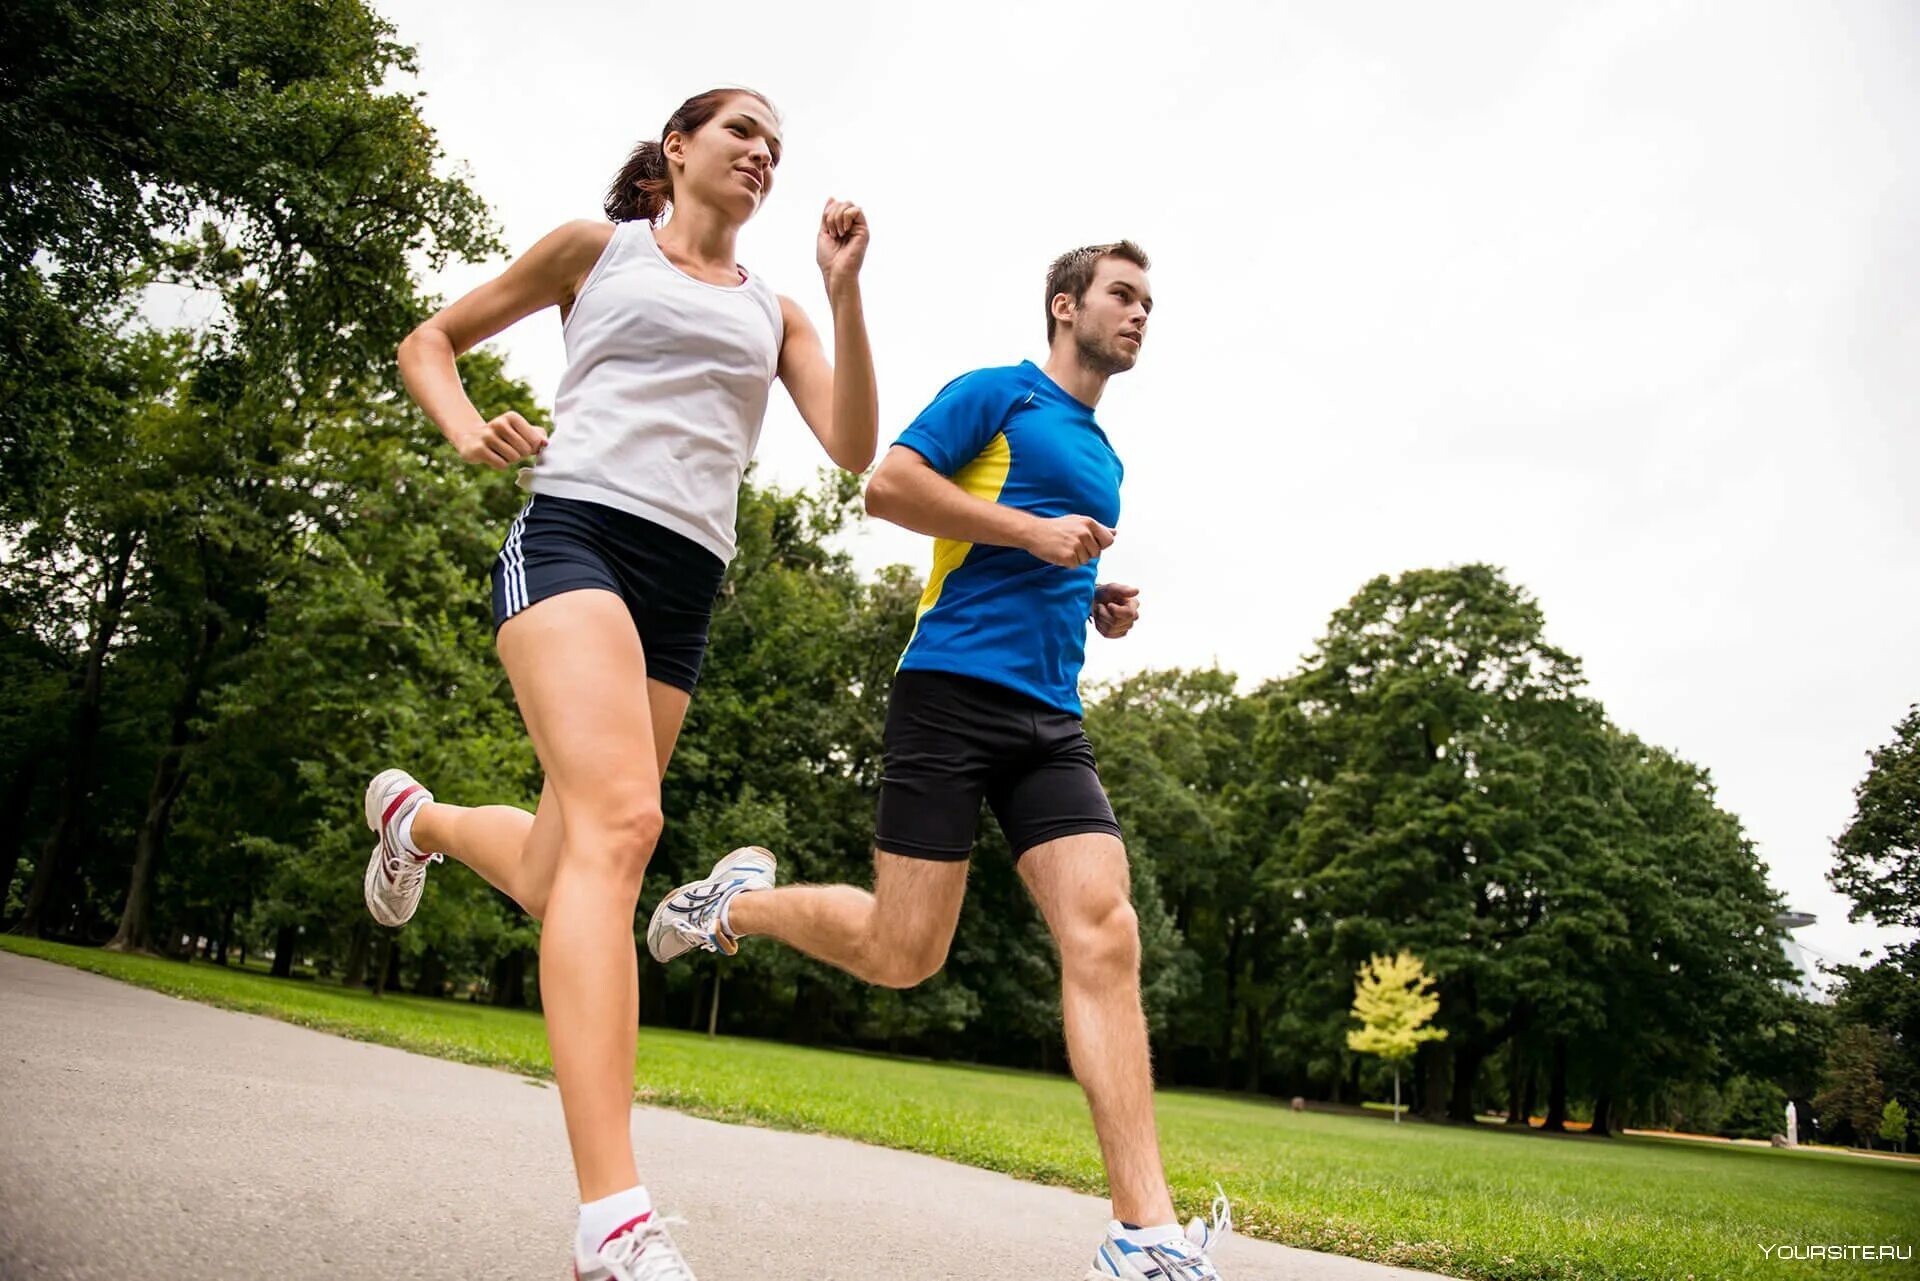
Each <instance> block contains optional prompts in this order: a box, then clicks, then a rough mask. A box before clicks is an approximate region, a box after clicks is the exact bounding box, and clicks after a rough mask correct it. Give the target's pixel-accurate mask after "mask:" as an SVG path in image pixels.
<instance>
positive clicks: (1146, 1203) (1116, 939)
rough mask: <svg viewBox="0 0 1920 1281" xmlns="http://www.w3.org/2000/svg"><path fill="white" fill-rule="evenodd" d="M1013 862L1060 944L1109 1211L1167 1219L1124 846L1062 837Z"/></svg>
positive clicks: (1132, 1218) (1072, 1054)
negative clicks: (1110, 1205)
mask: <svg viewBox="0 0 1920 1281" xmlns="http://www.w3.org/2000/svg"><path fill="white" fill-rule="evenodd" d="M1019 867H1020V878H1021V879H1022V880H1023V881H1025V882H1026V883H1027V889H1028V890H1029V891H1030V892H1031V893H1032V894H1033V898H1034V901H1035V902H1036V903H1037V904H1039V907H1040V912H1041V915H1043V916H1044V917H1046V921H1047V928H1048V929H1050V930H1051V931H1052V932H1053V938H1054V942H1055V943H1056V944H1057V945H1058V946H1059V948H1060V1009H1061V1014H1062V1016H1063V1018H1064V1020H1065V1024H1066V1034H1067V1057H1068V1058H1069V1060H1071V1062H1072V1064H1073V1074H1074V1076H1075V1077H1076V1078H1077V1079H1078V1080H1079V1082H1080V1088H1081V1089H1082V1090H1084V1091H1085V1092H1086V1096H1087V1106H1088V1108H1089V1109H1090V1110H1091V1111H1092V1113H1093V1129H1094V1133H1095V1134H1096V1135H1098V1136H1099V1139H1100V1155H1101V1157H1102V1159H1103V1160H1104V1161H1105V1162H1106V1167H1107V1187H1108V1192H1109V1194H1110V1195H1111V1196H1112V1198H1113V1217H1114V1218H1116V1219H1119V1220H1120V1221H1121V1222H1123V1223H1137V1224H1141V1225H1151V1224H1163V1223H1172V1222H1173V1221H1174V1217H1173V1198H1172V1196H1171V1195H1170V1194H1169V1193H1168V1191H1167V1176H1166V1170H1165V1169H1164V1167H1163V1166H1162V1165H1161V1162H1160V1137H1159V1132H1158V1130H1157V1128H1156V1127H1155V1124H1154V1117H1153V1064H1152V1055H1151V1050H1150V1049H1149V1046H1148V1043H1147V1020H1146V1016H1145V1014H1144V1013H1143V1012H1142V1010H1141V1008H1140V926H1139V922H1138V920H1137V919H1136V918H1135V916H1134V913H1133V901H1132V897H1133V896H1132V883H1131V880H1130V879H1129V876H1128V873H1127V852H1126V848H1125V846H1123V845H1121V843H1120V841H1119V839H1118V838H1117V837H1114V836H1109V835H1106V834H1105V833H1094V834H1087V835H1081V836H1065V837H1061V838H1060V839H1059V840H1055V841H1048V842H1046V843H1045V844H1042V845H1036V846H1034V847H1033V848H1032V849H1030V850H1028V851H1027V852H1026V853H1025V854H1023V855H1022V856H1021V858H1020V865H1019Z"/></svg>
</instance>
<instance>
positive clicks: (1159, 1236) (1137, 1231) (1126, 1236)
mask: <svg viewBox="0 0 1920 1281" xmlns="http://www.w3.org/2000/svg"><path fill="white" fill-rule="evenodd" d="M1109 1230H1110V1231H1112V1232H1113V1236H1114V1239H1115V1240H1116V1241H1125V1242H1126V1243H1127V1244H1128V1245H1138V1246H1149V1245H1159V1244H1161V1243H1162V1242H1164V1241H1185V1240H1186V1239H1187V1234H1186V1232H1185V1231H1184V1230H1183V1229H1182V1228H1181V1227H1180V1225H1179V1224H1178V1223H1158V1224H1154V1225H1152V1226H1150V1227H1144V1228H1129V1227H1125V1226H1123V1225H1122V1224H1120V1223H1119V1222H1118V1221H1117V1220H1116V1221H1115V1223H1114V1225H1113V1228H1112V1229H1109Z"/></svg>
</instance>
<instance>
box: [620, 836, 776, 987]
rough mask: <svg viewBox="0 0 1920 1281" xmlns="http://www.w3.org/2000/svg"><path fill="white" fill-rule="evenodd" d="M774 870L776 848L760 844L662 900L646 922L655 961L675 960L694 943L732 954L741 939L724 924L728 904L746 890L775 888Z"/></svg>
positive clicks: (728, 858)
mask: <svg viewBox="0 0 1920 1281" xmlns="http://www.w3.org/2000/svg"><path fill="white" fill-rule="evenodd" d="M775 870H776V865H775V862H774V857H773V854H772V852H771V851H769V850H764V849H761V848H760V847H759V846H758V845H744V846H742V847H741V848H739V849H737V850H735V851H733V853H731V854H729V855H727V856H726V857H725V858H723V859H721V860H720V861H719V862H718V863H715V864H714V865H713V871H711V872H709V873H708V874H707V875H706V876H705V877H703V878H702V879H700V880H697V881H689V882H688V883H687V884H685V885H682V886H681V887H680V888H679V889H677V890H675V891H674V892H673V893H671V894H669V895H667V896H666V897H665V898H663V899H661V900H660V906H659V907H656V908H654V909H653V918H652V919H651V920H649V921H648V922H647V951H649V952H651V953H653V959H654V960H656V961H671V960H672V959H673V958H674V957H676V956H685V955H686V954H687V953H688V952H691V951H693V950H694V949H695V948H704V949H705V950H706V951H709V952H720V953H722V954H724V955H726V956H732V955H733V954H734V953H735V952H738V951H739V950H740V945H739V943H737V942H736V941H735V940H734V938H733V936H732V935H731V934H728V933H727V932H726V931H725V930H724V929H722V928H721V926H720V921H721V918H722V916H723V915H724V914H725V909H726V905H727V904H728V903H729V902H731V901H732V899H733V896H734V895H736V894H740V893H744V892H745V891H747V890H770V889H772V888H773V878H774V873H775Z"/></svg>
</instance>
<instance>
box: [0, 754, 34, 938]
mask: <svg viewBox="0 0 1920 1281" xmlns="http://www.w3.org/2000/svg"><path fill="white" fill-rule="evenodd" d="M39 779H40V754H39V753H38V752H35V751H29V752H28V753H27V755H26V756H25V758H23V759H22V760H21V761H20V763H19V764H18V765H16V766H15V767H14V770H13V776H12V778H11V779H9V780H8V782H7V795H6V799H5V800H0V806H4V807H5V808H4V809H0V911H5V910H6V906H7V895H8V893H9V892H11V891H12V889H13V876H14V873H15V872H17V871H18V870H19V869H20V849H21V847H22V846H23V845H24V844H25V843H26V836H27V807H28V806H29V805H31V804H32V803H33V785H34V784H35V783H36V782H38V781H39Z"/></svg>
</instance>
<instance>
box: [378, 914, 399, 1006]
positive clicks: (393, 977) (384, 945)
mask: <svg viewBox="0 0 1920 1281" xmlns="http://www.w3.org/2000/svg"><path fill="white" fill-rule="evenodd" d="M388 984H392V985H393V986H394V987H398V986H400V949H399V948H397V947H395V946H394V943H393V931H392V930H382V931H380V968H379V969H378V970H377V971H375V978H374V980H373V994H374V995H375V996H385V995H386V994H387V985H388Z"/></svg>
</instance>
